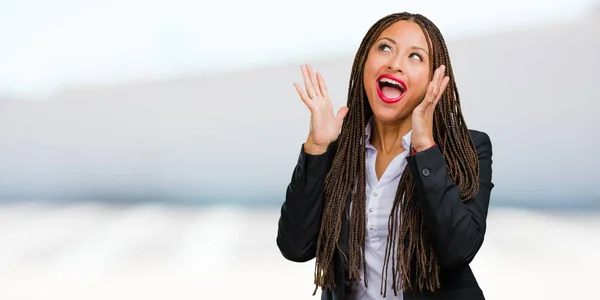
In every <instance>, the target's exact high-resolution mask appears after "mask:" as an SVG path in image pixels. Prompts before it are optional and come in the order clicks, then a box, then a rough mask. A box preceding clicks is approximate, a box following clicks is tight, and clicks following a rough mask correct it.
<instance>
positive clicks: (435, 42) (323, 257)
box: [315, 13, 479, 297]
mask: <svg viewBox="0 0 600 300" xmlns="http://www.w3.org/2000/svg"><path fill="white" fill-rule="evenodd" d="M401 20H408V21H412V22H415V23H417V24H418V25H419V26H420V27H421V29H422V30H423V33H424V35H425V37H426V39H427V43H428V46H429V56H430V57H431V59H430V62H429V64H430V66H429V67H430V70H431V76H433V70H435V69H436V68H437V67H439V66H440V65H442V64H443V65H445V66H446V70H447V71H446V72H447V75H448V76H449V77H450V82H449V83H448V86H447V88H446V90H445V91H444V93H443V95H442V98H441V100H440V101H439V102H438V104H437V107H436V110H435V112H434V121H433V136H434V140H435V142H436V143H437V144H438V145H439V147H440V149H441V152H442V154H443V156H444V159H445V160H446V163H447V169H448V172H449V174H450V177H451V178H452V180H453V181H454V182H455V183H456V184H457V185H458V189H459V193H460V196H461V198H462V199H463V200H464V201H466V200H468V199H472V198H473V197H474V196H475V194H476V193H477V190H478V180H477V179H478V175H479V161H478V157H477V153H476V151H475V146H474V144H473V141H472V140H471V137H470V135H469V132H468V128H467V126H466V123H465V120H464V118H463V115H462V111H461V108H460V101H459V94H458V90H457V88H456V84H455V81H454V74H453V72H452V66H451V64H450V58H449V54H448V50H447V48H446V44H445V41H444V39H443V37H442V34H441V33H440V31H439V30H438V28H437V27H436V26H435V25H434V24H433V23H432V22H431V21H430V20H428V19H427V18H425V17H424V16H422V15H419V14H409V13H397V14H391V15H388V16H386V17H384V18H382V19H381V20H379V21H377V23H375V24H374V25H373V26H372V27H371V28H370V29H369V30H368V32H367V34H366V35H365V37H364V39H363V41H362V42H361V45H360V47H359V49H358V51H357V53H356V56H355V59H354V63H353V65H352V72H351V75H350V84H349V88H348V100H347V106H348V108H349V111H348V114H347V116H346V119H345V121H344V124H343V126H342V130H341V134H340V136H339V138H338V148H337V152H336V154H335V158H334V161H333V164H332V166H331V169H330V171H329V173H328V174H327V176H326V178H325V193H324V203H323V216H322V221H321V227H320V230H319V237H318V240H317V252H316V262H315V285H316V287H315V293H316V291H317V289H318V287H319V286H320V287H322V288H328V289H331V288H332V287H336V284H335V280H334V279H335V278H334V271H333V270H334V267H333V259H334V254H335V252H336V250H337V251H339V253H341V254H342V256H343V258H344V259H345V260H346V263H347V266H348V268H347V269H348V272H347V279H348V280H349V281H350V287H351V286H352V284H354V283H355V282H357V281H359V280H360V278H361V274H360V270H361V268H362V270H363V275H365V276H363V278H365V279H364V284H365V285H367V281H366V261H365V253H364V249H365V248H364V247H365V230H366V220H365V215H366V178H365V177H366V175H365V174H366V158H365V142H366V135H365V125H366V124H367V121H368V120H369V119H370V117H371V116H372V115H373V111H372V110H371V108H370V106H369V102H368V100H367V96H366V93H365V88H364V84H363V75H364V65H365V62H366V59H367V55H368V52H369V50H370V48H371V46H372V45H373V44H374V43H375V40H376V39H377V37H378V36H379V35H380V34H381V32H383V31H384V30H385V29H386V28H387V27H389V26H390V25H392V24H393V23H395V22H397V21H401ZM348 201H350V203H348ZM348 204H351V206H352V207H351V209H350V211H349V220H348V224H349V237H348V256H347V257H346V256H345V253H344V251H342V250H341V249H340V246H339V236H340V231H341V225H342V219H343V216H344V212H346V213H348V211H347V208H348V207H349V205H348ZM388 230H389V235H388V238H387V244H386V251H385V261H384V264H383V270H382V276H383V280H382V285H381V289H382V292H383V295H384V297H385V291H386V290H387V289H386V285H387V278H388V274H387V273H388V272H386V270H387V268H388V266H389V264H390V259H391V264H392V274H391V275H392V279H393V280H392V282H393V284H392V288H393V290H394V293H395V294H397V293H398V289H399V288H400V287H401V288H402V289H403V290H419V291H423V290H427V291H435V290H437V289H438V288H439V287H440V280H439V270H440V267H439V264H438V261H437V257H436V254H435V252H434V250H433V248H432V246H431V245H430V244H429V242H428V241H429V239H428V237H427V234H428V233H427V229H426V227H425V224H424V221H423V217H422V214H421V211H420V207H419V204H418V202H417V199H416V189H415V182H414V178H413V177H412V174H411V172H410V170H409V168H406V169H405V171H404V173H403V174H402V176H401V178H400V182H399V184H398V189H397V191H396V196H395V198H394V203H393V207H392V210H391V214H390V217H389V220H388Z"/></svg>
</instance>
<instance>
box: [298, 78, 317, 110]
mask: <svg viewBox="0 0 600 300" xmlns="http://www.w3.org/2000/svg"><path fill="white" fill-rule="evenodd" d="M294 87H295V88H296V91H297V92H298V95H300V99H302V102H304V104H306V107H308V109H309V110H311V111H312V108H313V105H314V104H313V102H312V100H311V99H310V98H309V97H308V95H307V94H306V92H304V91H303V90H302V87H301V86H300V84H299V83H297V82H294Z"/></svg>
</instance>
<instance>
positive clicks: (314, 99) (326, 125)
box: [294, 64, 348, 155]
mask: <svg viewBox="0 0 600 300" xmlns="http://www.w3.org/2000/svg"><path fill="white" fill-rule="evenodd" d="M300 70H301V71H302V77H303V78H304V85H305V86H304V89H303V88H302V87H301V86H300V84H299V83H297V82H294V87H295V88H296V91H297V92H298V94H299V95H300V98H301V99H302V102H304V104H306V107H308V109H309V110H310V133H309V135H308V139H307V140H306V143H304V151H305V152H307V153H309V154H314V155H316V154H322V153H325V151H327V146H329V144H330V143H332V142H334V141H335V140H336V139H337V137H338V135H339V134H340V131H341V129H342V122H343V121H344V117H346V114H347V113H348V107H346V106H342V107H341V108H340V109H339V111H338V113H337V115H334V113H333V107H332V105H331V100H330V99H329V94H328V92H327V86H326V85H325V81H324V80H323V77H322V76H321V74H320V73H318V72H317V73H316V74H315V72H314V71H313V68H312V67H311V66H310V65H308V64H307V65H302V66H300Z"/></svg>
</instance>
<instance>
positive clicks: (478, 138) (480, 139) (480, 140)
mask: <svg viewBox="0 0 600 300" xmlns="http://www.w3.org/2000/svg"><path fill="white" fill-rule="evenodd" d="M469 134H470V135H471V140H472V141H473V144H474V145H475V149H480V148H481V146H491V144H492V141H491V139H490V136H489V135H488V134H487V133H486V132H484V131H481V130H476V129H469ZM478 152H479V151H478Z"/></svg>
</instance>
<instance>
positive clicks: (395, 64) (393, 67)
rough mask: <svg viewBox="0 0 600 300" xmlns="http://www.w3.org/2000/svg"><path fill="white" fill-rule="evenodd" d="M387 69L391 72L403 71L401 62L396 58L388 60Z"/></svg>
mask: <svg viewBox="0 0 600 300" xmlns="http://www.w3.org/2000/svg"><path fill="white" fill-rule="evenodd" d="M388 69H389V70H390V71H392V72H400V73H402V72H403V70H404V68H403V66H402V60H401V59H400V58H399V57H397V56H394V57H390V60H389V61H388Z"/></svg>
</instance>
